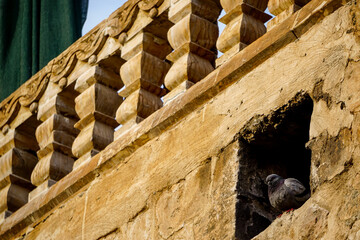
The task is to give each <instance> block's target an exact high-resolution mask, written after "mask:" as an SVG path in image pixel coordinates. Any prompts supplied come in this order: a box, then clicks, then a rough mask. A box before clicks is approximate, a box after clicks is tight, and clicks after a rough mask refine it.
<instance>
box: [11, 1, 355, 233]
mask: <svg viewBox="0 0 360 240" xmlns="http://www.w3.org/2000/svg"><path fill="white" fill-rule="evenodd" d="M356 11H357V13H356ZM358 12H359V9H358V7H357V5H356V4H355V3H352V4H348V5H347V6H345V7H342V8H340V9H339V10H337V11H336V12H335V13H333V14H331V15H330V16H328V17H326V18H325V19H323V21H322V22H321V23H319V24H317V25H315V26H313V27H312V29H310V30H309V31H308V32H307V33H305V34H304V35H302V36H301V37H300V38H299V39H298V40H297V41H295V42H293V43H290V44H289V45H287V46H286V47H284V48H282V49H281V50H279V51H278V52H277V53H275V54H274V55H273V56H272V57H271V58H269V59H268V60H266V61H265V62H263V63H262V64H261V65H259V66H258V67H256V68H255V69H254V70H252V71H251V72H249V73H248V74H246V75H245V76H243V77H241V78H238V79H237V81H236V82H235V83H234V84H232V85H230V86H229V87H227V88H226V89H225V90H224V91H222V92H221V93H219V94H218V95H216V96H214V97H213V98H212V99H211V100H209V101H207V102H205V103H204V104H203V105H202V106H199V107H198V108H197V109H196V111H192V112H191V113H189V114H188V115H186V116H185V117H184V118H183V119H181V120H180V121H179V122H177V123H176V124H174V125H173V126H171V127H170V128H168V129H163V132H162V133H161V134H160V135H159V136H158V137H155V138H154V139H152V140H150V141H149V142H147V143H146V144H145V145H143V146H142V147H140V148H139V149H137V150H136V151H135V152H133V153H132V154H131V155H130V156H128V157H126V158H121V157H118V159H114V160H113V163H116V165H115V164H114V165H113V166H112V168H109V169H99V172H98V173H97V175H96V176H95V179H94V180H93V181H92V182H91V183H90V184H88V185H86V186H85V187H84V188H83V189H81V190H80V191H79V192H78V193H77V194H74V195H73V196H71V197H70V198H69V199H68V200H66V201H65V202H63V203H62V204H61V205H60V206H57V207H56V208H54V209H53V210H51V211H50V212H49V213H48V214H47V215H45V216H43V217H42V219H41V220H40V221H38V222H36V223H34V224H32V225H31V226H29V227H28V228H26V229H23V231H22V232H20V233H19V234H18V235H17V236H16V237H19V239H234V238H235V237H237V238H240V237H241V236H239V235H237V233H236V229H235V225H236V224H237V223H236V222H235V221H236V217H235V216H236V209H235V203H236V201H237V199H236V194H237V193H236V184H237V179H238V174H241V172H240V173H239V172H238V171H239V166H238V161H239V157H240V156H239V155H238V150H240V145H239V143H238V138H239V135H238V133H239V131H240V130H241V129H242V128H243V127H244V126H245V125H246V123H248V122H251V121H249V120H250V119H251V118H252V117H253V116H255V115H260V116H261V115H269V114H270V113H271V112H272V111H274V110H276V109H278V108H280V107H281V106H283V105H285V104H287V103H288V102H289V100H290V99H292V98H293V97H294V96H295V95H296V94H297V93H299V92H306V93H309V95H310V96H311V98H312V99H313V101H314V110H313V115H312V117H311V125H310V141H309V143H308V147H309V148H310V149H311V150H312V159H311V175H310V184H311V190H312V197H311V199H310V200H309V201H308V202H306V203H305V205H303V206H302V207H301V208H300V209H298V210H296V211H294V212H293V213H290V214H284V215H283V216H282V217H281V218H279V219H277V220H275V221H274V222H273V223H272V225H270V227H268V228H267V229H266V230H265V231H264V232H263V233H261V234H260V235H258V236H257V237H256V238H255V239H321V238H323V239H347V238H348V239H358V238H359V237H360V232H359V227H360V222H359V220H358V218H359V216H360V209H359V207H358V203H359V200H360V199H359V194H358V191H359V190H360V189H359V186H360V185H359V181H360V176H359V170H360V169H359V168H360V166H359V159H358V158H359V156H360V154H359V153H360V152H359V150H360V149H359V141H360V136H359V134H360V131H359V126H360V115H359V110H360V107H359V106H360V97H359V95H358V92H359V90H360V89H359V88H360V85H359V84H358V82H359V69H360V66H359V65H360V63H359V59H360V56H359V50H360V48H359V43H360V38H359V32H358V31H359V16H358V15H356V14H358ZM324 14H325V15H326V14H327V13H324ZM275 28H276V27H275ZM293 37H294V36H293ZM260 40H261V39H260ZM235 57H236V56H235ZM190 90H191V89H190ZM190 93H191V92H190ZM184 96H185V97H186V96H187V95H186V93H185V95H184ZM199 101H200V100H199ZM155 114H156V113H155ZM147 123H150V122H149V121H146V120H144V121H143V122H142V124H147ZM260 129H261V128H260ZM119 142H120V141H119ZM116 144H117V142H115V143H114V144H113V145H116ZM107 150H108V151H111V149H106V150H105V151H107ZM240 184H241V183H240ZM55 186H57V185H55ZM64 229H66V231H64Z"/></svg>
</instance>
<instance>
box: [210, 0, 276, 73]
mask: <svg viewBox="0 0 360 240" xmlns="http://www.w3.org/2000/svg"><path fill="white" fill-rule="evenodd" d="M220 3H221V6H222V7H223V8H224V10H225V12H226V14H225V16H224V17H222V18H221V19H219V21H220V22H222V23H224V24H226V27H225V29H224V31H223V32H222V33H221V35H220V37H219V39H218V41H217V43H216V46H217V49H218V50H219V51H221V52H222V53H224V54H223V55H222V56H221V57H219V58H218V59H217V60H216V66H217V67H218V66H220V65H222V64H223V63H224V62H225V61H226V60H227V59H229V58H231V57H232V56H234V55H235V54H236V53H238V52H240V51H241V50H242V49H244V48H245V47H246V46H247V45H249V44H250V43H252V42H254V41H255V40H256V39H258V38H259V37H261V36H262V35H264V34H265V33H266V27H265V25H264V23H265V22H267V21H268V20H269V19H271V16H269V15H268V14H266V13H264V11H265V9H266V7H267V0H220Z"/></svg>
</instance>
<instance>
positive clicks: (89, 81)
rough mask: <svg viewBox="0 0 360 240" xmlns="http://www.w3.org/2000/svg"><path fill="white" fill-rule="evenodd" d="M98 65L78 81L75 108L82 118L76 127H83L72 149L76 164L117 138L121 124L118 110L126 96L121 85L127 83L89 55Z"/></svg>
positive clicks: (92, 62)
mask: <svg viewBox="0 0 360 240" xmlns="http://www.w3.org/2000/svg"><path fill="white" fill-rule="evenodd" d="M89 63H90V64H92V65H94V66H92V67H91V68H90V69H89V70H88V71H86V72H85V73H83V74H82V75H81V76H80V77H79V78H78V79H77V81H76V84H75V90H76V91H77V92H79V93H80V95H79V96H77V97H76V98H75V110H76V113H77V114H78V116H79V118H80V120H79V121H78V122H77V123H76V124H75V128H77V129H79V130H80V133H79V135H78V136H77V137H76V139H75V141H74V143H73V145H72V152H73V154H74V155H75V157H76V158H78V159H77V160H76V161H75V163H74V168H76V167H78V166H80V165H81V164H82V163H84V162H86V161H87V160H90V159H91V157H93V156H94V155H96V154H97V153H98V152H100V151H101V150H102V149H104V148H105V147H106V146H107V145H108V144H110V143H111V142H112V141H113V140H114V128H115V127H116V126H117V122H116V121H115V113H116V110H117V108H118V107H119V105H120V103H121V101H122V99H121V98H120V97H119V95H118V94H117V91H116V90H117V89H119V88H121V87H122V86H123V83H122V81H121V79H120V77H119V75H118V74H116V73H114V72H113V71H112V70H110V69H107V68H104V67H101V66H100V65H99V64H97V61H96V56H95V55H94V56H92V57H90V59H89Z"/></svg>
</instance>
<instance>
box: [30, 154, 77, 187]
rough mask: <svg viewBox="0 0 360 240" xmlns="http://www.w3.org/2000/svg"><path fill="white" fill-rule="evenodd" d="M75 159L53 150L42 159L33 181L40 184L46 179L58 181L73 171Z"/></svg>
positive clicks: (32, 175) (37, 184)
mask: <svg viewBox="0 0 360 240" xmlns="http://www.w3.org/2000/svg"><path fill="white" fill-rule="evenodd" d="M73 164H74V160H73V159H72V158H71V157H69V156H66V155H64V154H62V153H59V152H52V153H50V154H48V155H47V156H45V157H44V158H42V159H40V160H39V162H38V163H37V164H36V166H35V168H34V170H33V172H32V174H31V182H32V184H34V185H35V186H39V185H40V184H42V183H43V182H44V181H46V180H48V179H51V180H54V181H58V180H60V179H61V178H63V177H64V176H65V175H67V174H68V173H69V172H71V170H72V167H73Z"/></svg>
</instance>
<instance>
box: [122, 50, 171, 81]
mask: <svg viewBox="0 0 360 240" xmlns="http://www.w3.org/2000/svg"><path fill="white" fill-rule="evenodd" d="M169 68H170V66H169V64H168V63H166V62H165V61H163V60H161V59H159V58H157V57H155V56H153V55H151V54H149V53H147V52H140V53H139V54H138V55H136V56H134V57H133V58H132V59H130V60H129V61H127V62H126V63H125V64H124V65H122V66H121V69H120V75H121V77H122V79H123V81H124V83H125V87H127V86H128V85H131V84H132V83H133V82H134V81H136V80H138V79H142V80H144V81H147V82H149V83H151V84H153V85H155V86H158V87H160V86H161V85H162V83H163V81H164V77H165V75H166V73H167V71H168V70H169ZM155 69H156V71H155Z"/></svg>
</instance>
